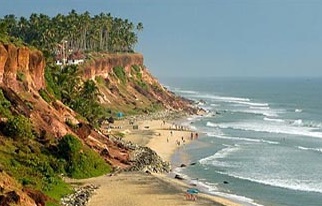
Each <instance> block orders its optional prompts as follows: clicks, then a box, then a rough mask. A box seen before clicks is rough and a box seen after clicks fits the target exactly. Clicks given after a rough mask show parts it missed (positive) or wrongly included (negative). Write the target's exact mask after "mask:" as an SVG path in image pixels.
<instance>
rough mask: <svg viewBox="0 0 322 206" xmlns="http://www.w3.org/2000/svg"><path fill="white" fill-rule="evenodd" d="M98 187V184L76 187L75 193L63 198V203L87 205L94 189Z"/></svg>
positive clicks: (71, 205)
mask: <svg viewBox="0 0 322 206" xmlns="http://www.w3.org/2000/svg"><path fill="white" fill-rule="evenodd" d="M96 189H98V187H97V186H96V185H87V186H84V187H79V188H76V189H75V191H74V193H73V194H71V195H69V196H66V197H64V198H62V199H61V205H64V206H76V205H77V206H86V205H87V203H88V200H89V198H90V197H91V196H92V195H93V193H94V191H95V190H96Z"/></svg>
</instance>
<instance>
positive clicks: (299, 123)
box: [289, 119, 322, 129]
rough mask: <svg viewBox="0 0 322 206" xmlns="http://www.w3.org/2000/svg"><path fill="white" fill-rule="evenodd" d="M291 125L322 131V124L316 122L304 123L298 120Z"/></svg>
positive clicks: (291, 121)
mask: <svg viewBox="0 0 322 206" xmlns="http://www.w3.org/2000/svg"><path fill="white" fill-rule="evenodd" d="M289 123H290V124H292V125H294V126H298V127H310V128H313V129H320V128H322V123H321V122H315V121H307V120H306V121H303V120H302V119H297V120H290V121H289Z"/></svg>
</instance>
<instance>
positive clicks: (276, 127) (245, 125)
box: [216, 121, 322, 138]
mask: <svg viewBox="0 0 322 206" xmlns="http://www.w3.org/2000/svg"><path fill="white" fill-rule="evenodd" d="M216 127H217V128H220V129H238V130H245V131H255V132H268V133H276V134H292V135H301V136H309V137H318V138H322V132H316V131H313V129H312V128H309V127H297V126H294V125H287V124H266V123H264V122H256V121H254V122H253V121H249V122H246V121H245V122H235V123H218V124H216Z"/></svg>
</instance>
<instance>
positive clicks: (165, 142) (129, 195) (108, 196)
mask: <svg viewBox="0 0 322 206" xmlns="http://www.w3.org/2000/svg"><path fill="white" fill-rule="evenodd" d="M136 125H138V129H135V130H134V129H133V125H129V123H128V121H116V122H115V127H116V128H118V129H115V131H114V132H122V133H124V134H125V135H124V137H123V138H124V140H127V141H131V142H133V143H136V144H140V145H143V146H148V147H150V148H151V149H153V150H154V151H156V152H157V153H158V154H159V155H160V156H161V157H162V158H163V159H164V160H166V161H170V158H171V155H173V154H174V152H175V151H176V150H177V149H182V148H183V147H184V146H185V145H186V144H189V142H190V141H195V139H196V135H195V134H196V133H195V132H193V131H189V130H186V128H180V130H179V127H177V130H176V129H175V128H176V127H175V125H174V123H172V122H164V121H163V120H142V121H138V122H136ZM191 132H193V138H191ZM179 142H180V143H179ZM179 144H180V145H179ZM81 182H82V183H86V184H95V185H98V186H99V189H97V190H96V191H95V194H94V195H93V196H92V198H91V199H90V201H89V204H88V205H89V206H103V205H104V206H105V205H113V206H136V205H142V206H145V205H146V206H148V205H149V206H150V205H154V206H165V205H191V206H193V205H226V206H237V205H239V204H237V203H234V202H231V201H230V200H227V199H224V198H221V197H215V196H211V195H208V194H203V193H199V194H198V195H197V200H195V201H192V200H187V199H186V198H185V194H186V191H187V189H188V188H189V185H187V184H186V183H184V182H183V181H180V180H177V179H174V178H171V177H169V176H167V175H166V174H147V173H143V172H130V173H128V172H126V173H120V174H116V175H107V176H101V177H97V178H91V179H86V180H81Z"/></svg>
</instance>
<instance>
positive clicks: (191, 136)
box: [190, 132, 193, 140]
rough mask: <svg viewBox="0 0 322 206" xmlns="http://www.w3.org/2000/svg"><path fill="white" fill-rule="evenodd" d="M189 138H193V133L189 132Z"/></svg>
mask: <svg viewBox="0 0 322 206" xmlns="http://www.w3.org/2000/svg"><path fill="white" fill-rule="evenodd" d="M190 139H191V140H193V133H192V132H191V134H190Z"/></svg>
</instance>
